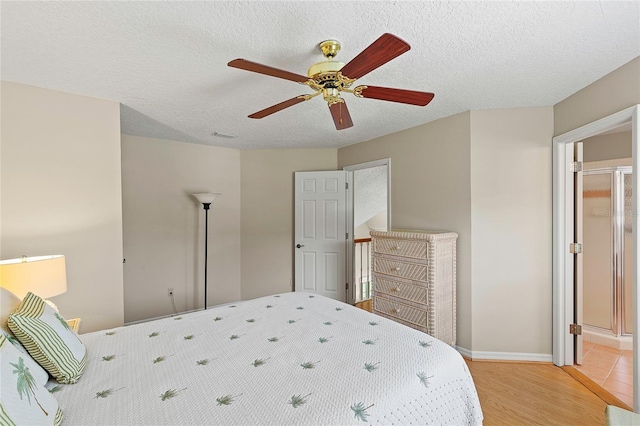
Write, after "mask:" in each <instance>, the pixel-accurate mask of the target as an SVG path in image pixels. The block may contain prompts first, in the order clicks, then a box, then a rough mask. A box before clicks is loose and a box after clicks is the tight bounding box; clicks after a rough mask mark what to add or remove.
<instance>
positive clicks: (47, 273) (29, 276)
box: [0, 255, 67, 299]
mask: <svg viewBox="0 0 640 426" xmlns="http://www.w3.org/2000/svg"><path fill="white" fill-rule="evenodd" d="M0 287H3V288H6V289H7V290H9V291H10V292H12V293H13V294H15V295H16V296H18V297H19V298H21V299H22V298H24V296H26V295H27V293H28V292H31V293H33V294H35V295H37V296H40V297H41V298H43V299H47V298H49V297H53V296H57V295H59V294H62V293H64V292H66V291H67V272H66V267H65V259H64V256H62V255H54V256H35V257H27V256H22V257H21V258H18V259H10V260H2V261H0Z"/></svg>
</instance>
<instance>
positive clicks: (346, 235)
mask: <svg viewBox="0 0 640 426" xmlns="http://www.w3.org/2000/svg"><path fill="white" fill-rule="evenodd" d="M344 239H345V240H348V239H349V233H348V232H345V234H344Z"/></svg>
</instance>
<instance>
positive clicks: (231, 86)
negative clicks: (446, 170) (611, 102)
mask: <svg viewBox="0 0 640 426" xmlns="http://www.w3.org/2000/svg"><path fill="white" fill-rule="evenodd" d="M0 8H1V9H0V13H1V32H2V34H1V35H2V40H1V45H0V47H1V60H2V64H1V73H2V79H3V80H7V81H13V82H18V83H24V84H31V85H35V86H40V87H45V88H50V89H56V90H61V91H65V92H70V93H76V94H81V95H87V96H92V97H97V98H102V99H110V100H113V101H118V102H120V103H122V114H121V115H122V132H123V133H127V134H131V135H140V136H149V137H157V138H163V139H172V140H181V141H187V142H194V143H203V144H209V145H217V146H226V147H233V148H241V149H243V148H291V147H297V148H298V147H308V148H330V147H331V148H333V147H339V146H345V145H349V144H353V143H357V142H361V141H364V140H369V139H372V138H375V137H378V136H382V135H385V134H389V133H393V132H396V131H399V130H402V129H406V128H409V127H413V126H417V125H420V124H424V123H427V122H429V121H433V120H436V119H438V118H441V117H445V116H449V115H452V114H456V113H459V112H462V111H466V110H470V109H485V108H513V107H528V106H550V105H554V104H555V103H557V102H559V101H561V100H562V99H564V98H566V97H567V96H569V95H571V94H572V93H574V92H576V91H578V90H580V89H581V88H583V87H585V86H587V85H588V84H590V83H592V82H593V81H595V80H597V79H599V78H600V77H602V76H604V75H605V74H607V73H609V72H611V71H613V70H614V69H616V68H618V67H620V66H621V65H623V64H625V63H626V62H628V61H630V60H631V59H633V58H634V57H636V56H638V55H640V30H639V27H640V12H639V9H640V3H639V2H637V1H632V2H610V1H601V2H597V1H590V2H586V1H576V2H560V1H552V2H543V1H534V2H405V1H385V2H360V1H341V2H329V1H322V2H312V1H293V2H287V1H280V2H266V1H264V2H257V1H254V2H248V1H233V2H226V1H213V2H116V1H109V2H49V1H47V2H10V1H2V2H1V3H0ZM385 32H389V33H392V34H395V35H397V36H398V37H400V38H402V39H404V40H405V41H407V42H408V43H409V44H410V45H411V46H412V48H411V50H410V51H409V52H407V53H405V54H404V55H402V56H400V57H398V58H396V59H394V60H393V61H391V62H389V63H387V64H385V65H383V66H382V67H380V68H378V69H377V70H375V71H373V72H371V73H370V74H368V75H366V76H364V77H363V78H361V79H360V80H358V81H357V84H370V85H378V86H386V87H397V88H403V89H413V90H421V91H428V92H434V93H435V94H436V96H435V99H434V100H433V102H432V103H431V104H429V105H428V106H426V107H416V106H410V105H403V104H397V103H392V102H384V101H378V100H373V99H359V98H355V97H353V96H351V95H349V94H346V95H345V99H346V101H347V104H348V107H349V110H350V112H351V116H352V118H353V121H354V127H352V128H349V129H346V130H342V131H336V130H335V127H334V125H333V121H332V119H331V116H330V114H329V111H328V108H327V105H326V103H325V102H323V101H322V99H321V98H315V99H312V100H310V101H308V102H303V103H301V104H299V105H296V106H293V107H291V108H288V109H286V110H283V111H281V112H278V113H276V114H273V115H271V116H269V117H266V118H263V119H261V120H254V119H250V118H247V115H249V114H251V113H254V112H256V111H258V110H261V109H263V108H266V107H268V106H271V105H273V104H276V103H279V102H281V101H284V100H286V99H290V98H292V97H294V96H297V95H300V94H305V93H311V90H310V89H309V88H307V87H305V86H301V85H299V84H296V83H294V82H291V81H287V80H281V79H276V78H273V77H268V76H264V75H260V74H254V73H250V72H247V71H242V70H238V69H233V68H229V67H227V65H226V64H227V62H229V61H230V60H232V59H235V58H244V59H248V60H251V61H255V62H259V63H262V64H265V65H270V66H273V67H277V68H281V69H285V70H288V71H291V72H294V73H297V74H306V71H307V68H308V67H309V66H310V65H311V64H313V63H315V62H319V61H321V60H323V57H322V55H321V54H320V52H319V50H318V49H317V45H318V43H319V42H320V41H323V40H326V39H329V38H335V39H337V40H339V41H340V42H341V43H342V51H341V52H340V53H339V55H338V57H337V58H336V59H337V60H340V61H342V62H345V63H346V62H348V61H349V60H350V59H351V58H353V57H354V56H355V55H357V54H358V53H359V52H360V51H362V50H363V49H364V48H365V47H367V46H368V45H369V44H371V43H372V42H373V41H374V40H375V39H377V38H378V37H379V36H380V35H381V34H382V33H385ZM214 132H218V133H222V134H230V135H236V136H237V137H236V138H234V139H224V138H220V137H214V136H212V135H211V134H212V133H214Z"/></svg>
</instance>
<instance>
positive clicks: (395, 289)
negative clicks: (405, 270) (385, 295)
mask: <svg viewBox="0 0 640 426" xmlns="http://www.w3.org/2000/svg"><path fill="white" fill-rule="evenodd" d="M391 291H395V292H398V291H400V287H391Z"/></svg>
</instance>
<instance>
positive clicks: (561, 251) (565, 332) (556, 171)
mask: <svg viewBox="0 0 640 426" xmlns="http://www.w3.org/2000/svg"><path fill="white" fill-rule="evenodd" d="M639 109H640V105H634V106H632V107H629V108H627V109H624V110H622V111H619V112H617V113H615V114H611V115H609V116H607V117H604V118H602V119H600V120H597V121H594V122H592V123H589V124H587V125H584V126H582V127H579V128H577V129H574V130H571V131H569V132H566V133H564V134H562V135H559V136H556V137H554V138H553V363H554V364H556V365H558V366H563V365H573V353H574V352H573V351H574V342H573V339H572V338H570V335H569V324H571V323H572V322H573V316H574V306H573V298H574V289H573V278H574V272H573V267H574V258H573V256H574V255H572V254H570V253H569V244H570V243H573V242H574V241H573V237H574V236H573V229H574V205H573V203H574V186H573V172H571V171H570V166H571V163H572V162H573V152H574V144H575V143H576V142H579V141H581V140H583V139H586V138H588V137H591V136H595V135H598V134H601V133H603V132H606V131H608V130H611V129H614V128H616V127H620V126H622V125H626V124H628V123H631V143H632V157H633V158H632V159H633V162H632V164H633V170H634V171H640V159H639V158H638V155H639V154H640V151H638V148H639V141H638V137H639V134H638V130H639V127H638V114H639ZM632 187H633V196H632V204H633V206H636V207H635V209H636V210H638V206H640V204H639V202H640V194H639V192H640V173H634V174H633V179H632ZM639 223H640V222H639V220H638V214H633V228H634V229H635V230H638V224H639ZM639 254H640V233H639V232H637V231H636V232H634V240H633V324H634V331H635V330H639V329H640V327H638V320H639V317H638V307H639V306H640V294H639V292H638V266H640V262H639V258H638V257H639ZM639 355H640V338H639V336H638V333H634V335H633V389H634V396H633V409H634V411H635V412H636V413H638V412H640V395H638V394H639V393H640V375H639V374H638V368H639V365H638V359H639Z"/></svg>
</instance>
